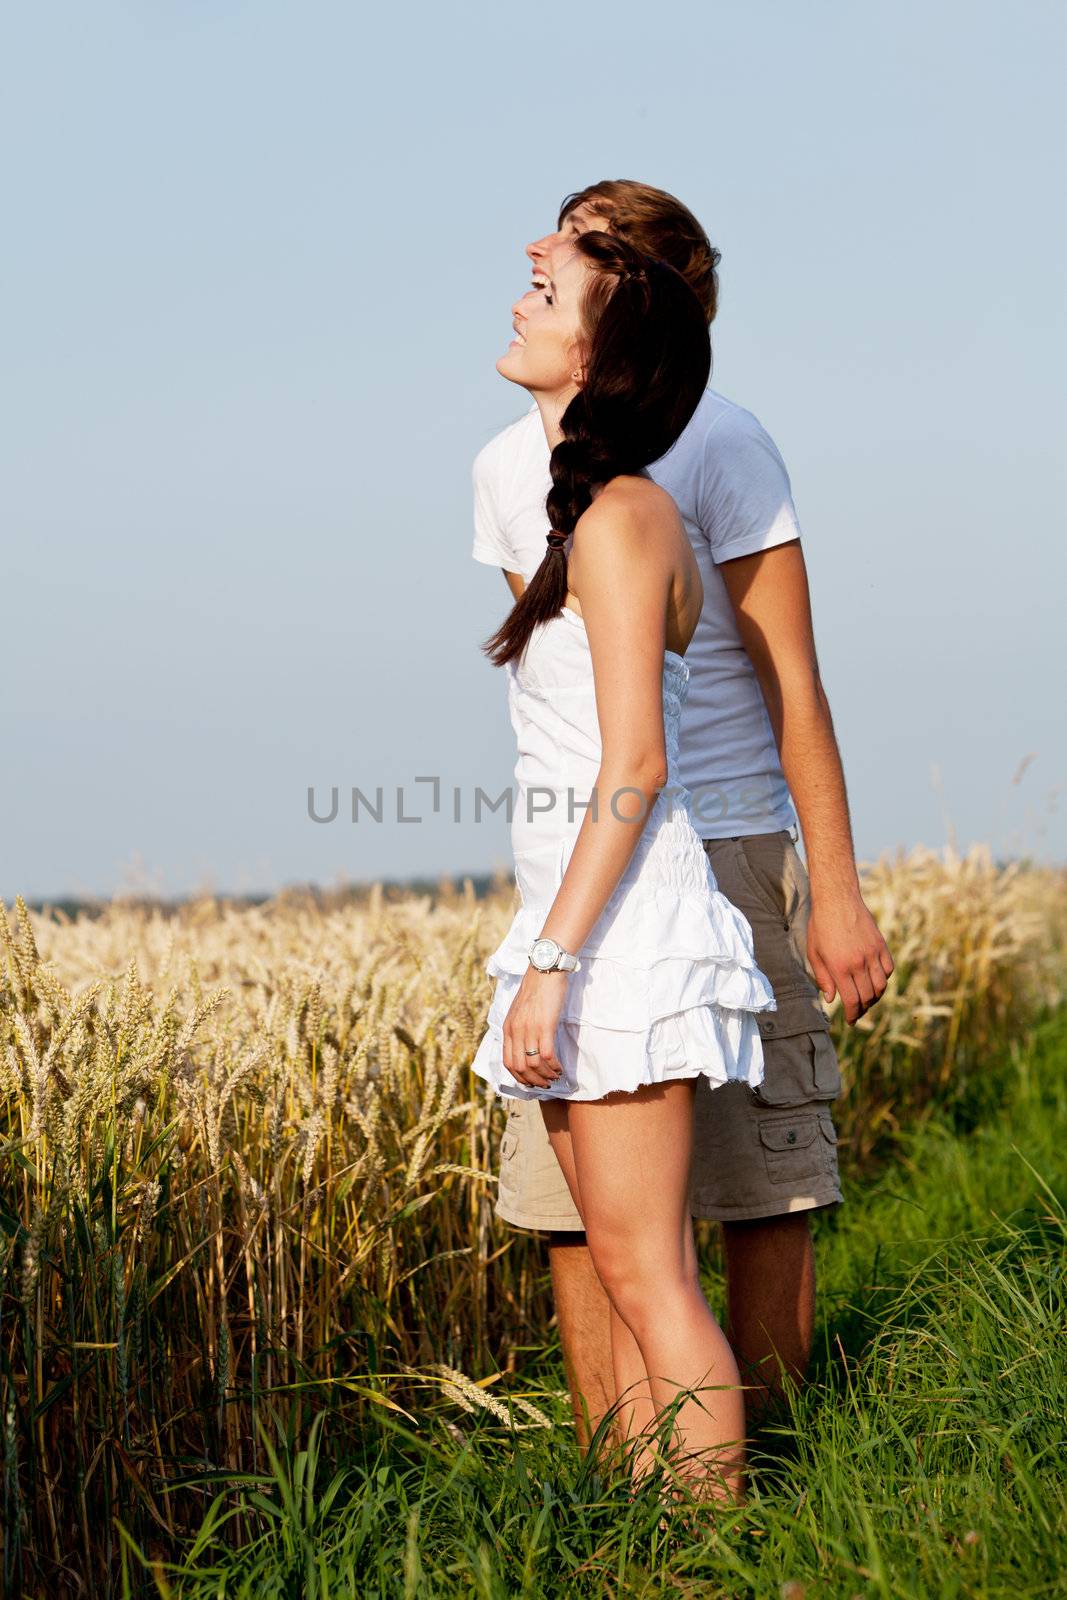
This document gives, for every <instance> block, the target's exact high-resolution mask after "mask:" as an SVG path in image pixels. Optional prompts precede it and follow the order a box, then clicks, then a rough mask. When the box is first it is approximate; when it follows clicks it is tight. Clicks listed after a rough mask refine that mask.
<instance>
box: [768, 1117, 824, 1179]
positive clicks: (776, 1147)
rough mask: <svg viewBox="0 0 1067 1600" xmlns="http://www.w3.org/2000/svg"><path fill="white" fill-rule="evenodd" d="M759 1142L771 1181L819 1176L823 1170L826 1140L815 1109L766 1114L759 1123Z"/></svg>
mask: <svg viewBox="0 0 1067 1600" xmlns="http://www.w3.org/2000/svg"><path fill="white" fill-rule="evenodd" d="M759 1136H760V1144H761V1145H762V1146H763V1159H764V1161H765V1162H766V1163H767V1176H768V1177H769V1178H770V1180H771V1182H772V1183H795V1182H798V1181H799V1180H800V1179H801V1178H819V1177H821V1176H822V1175H823V1173H824V1172H825V1171H826V1152H827V1146H826V1139H825V1137H824V1134H823V1131H822V1129H821V1128H820V1116H819V1113H818V1112H817V1111H804V1112H801V1113H800V1114H799V1115H797V1116H795V1117H766V1118H764V1120H763V1121H762V1122H761V1123H760V1128H759Z"/></svg>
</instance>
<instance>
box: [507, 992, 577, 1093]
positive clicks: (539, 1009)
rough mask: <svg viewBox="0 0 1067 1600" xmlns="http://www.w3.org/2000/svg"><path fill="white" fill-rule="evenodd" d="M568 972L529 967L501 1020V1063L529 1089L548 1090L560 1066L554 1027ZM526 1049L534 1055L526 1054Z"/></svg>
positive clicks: (561, 1008)
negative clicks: (502, 1033) (502, 1032)
mask: <svg viewBox="0 0 1067 1600" xmlns="http://www.w3.org/2000/svg"><path fill="white" fill-rule="evenodd" d="M569 977H570V973H569V972H538V970H537V968H536V967H533V966H531V967H530V968H528V970H527V972H526V974H525V976H524V978H523V980H522V982H521V984H520V985H519V992H518V994H517V995H516V996H515V998H514V1000H513V1001H512V1002H511V1005H510V1007H509V1008H508V1014H507V1016H506V1017H505V1019H504V1065H505V1066H506V1067H507V1069H508V1071H509V1072H510V1073H511V1076H512V1077H513V1078H517V1079H518V1081H519V1082H520V1083H523V1084H525V1085H526V1087H527V1088H528V1089H549V1088H551V1086H552V1084H553V1083H555V1081H556V1079H557V1078H558V1077H559V1075H560V1073H561V1072H562V1071H563V1068H562V1067H561V1066H560V1064H559V1061H558V1060H557V1059H556V1027H557V1025H558V1023H559V1014H560V1012H561V1011H562V1010H563V1001H564V997H565V996H566V993H567V979H568V978H569ZM527 1050H536V1051H537V1052H538V1054H537V1055H532V1056H528V1055H527V1054H526V1052H527Z"/></svg>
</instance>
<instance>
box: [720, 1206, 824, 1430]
mask: <svg viewBox="0 0 1067 1600" xmlns="http://www.w3.org/2000/svg"><path fill="white" fill-rule="evenodd" d="M722 1234H723V1246H724V1249H725V1254H726V1274H727V1292H728V1300H729V1318H728V1322H727V1329H726V1331H727V1335H728V1337H729V1339H730V1343H731V1344H732V1345H733V1347H734V1354H735V1355H736V1357H737V1364H738V1366H739V1367H740V1369H741V1378H742V1381H743V1382H744V1383H745V1385H746V1386H747V1387H748V1416H749V1420H750V1422H751V1421H753V1420H755V1419H756V1418H758V1417H759V1415H760V1414H761V1413H762V1412H763V1411H764V1410H765V1409H766V1407H767V1404H768V1402H769V1401H770V1400H771V1399H773V1398H775V1397H777V1396H778V1395H780V1394H781V1392H782V1389H783V1373H784V1376H785V1377H786V1378H788V1379H790V1380H792V1382H794V1383H797V1384H799V1383H802V1382H803V1380H804V1375H805V1373H806V1371H807V1366H808V1360H809V1357H810V1355H811V1341H812V1333H813V1330H814V1326H815V1250H814V1247H813V1245H812V1241H811V1227H810V1224H809V1213H808V1212H806V1211H799V1212H796V1213H795V1214H794V1215H792V1216H785V1217H767V1218H765V1219H764V1220H762V1221H757V1222H724V1223H723V1226H722Z"/></svg>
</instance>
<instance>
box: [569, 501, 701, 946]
mask: <svg viewBox="0 0 1067 1600" xmlns="http://www.w3.org/2000/svg"><path fill="white" fill-rule="evenodd" d="M678 532H679V529H678V513H677V510H676V508H675V505H674V502H673V501H672V500H671V498H670V496H669V495H668V494H667V493H666V492H665V491H664V490H662V489H659V488H658V487H657V486H656V485H655V484H652V483H648V482H646V481H645V480H642V479H633V478H625V479H616V480H614V482H612V483H611V484H609V485H608V486H607V488H606V489H604V490H603V492H602V493H601V494H600V495H598V497H597V498H596V500H594V502H593V504H592V505H591V506H590V507H589V509H588V510H587V511H586V512H585V513H584V515H583V516H582V517H581V518H580V519H579V521H578V524H577V526H576V528H575V530H574V539H573V540H572V548H571V553H570V556H569V558H568V582H569V584H570V587H571V590H572V591H573V593H574V594H575V595H576V596H577V597H578V600H579V602H580V604H581V608H582V611H581V614H582V619H583V621H584V622H585V627H586V633H587V635H588V638H589V647H590V652H591V655H592V662H593V678H594V684H595V692H596V705H597V715H598V718H599V722H600V736H601V746H602V750H601V762H600V767H599V770H598V773H597V780H596V785H595V788H594V791H593V795H594V796H595V798H596V814H595V818H594V810H593V806H592V805H590V806H589V807H588V808H587V810H586V814H585V817H584V819H583V821H582V825H581V828H580V830H579V832H578V838H577V841H576V843H575V846H574V850H573V852H572V854H571V858H570V861H569V863H568V866H567V871H566V873H565V875H564V878H563V882H562V884H561V885H560V888H559V891H558V893H557V895H556V898H555V900H554V901H553V903H552V907H551V910H550V911H549V914H548V917H547V919H546V921H545V925H544V928H543V929H542V930H541V933H542V937H545V938H549V939H555V940H556V941H557V943H558V944H561V945H562V946H563V947H564V949H566V950H573V951H578V950H580V949H581V947H582V944H583V943H584V941H585V940H586V939H587V938H588V936H589V934H590V932H591V931H592V929H593V927H594V925H595V923H596V921H597V919H598V917H599V916H600V914H601V912H602V911H603V909H604V907H605V906H606V905H607V902H608V900H609V899H610V897H611V894H612V892H613V890H614V889H615V888H616V886H617V885H618V882H619V879H620V878H621V877H622V875H623V873H624V871H625V870H626V866H627V863H628V862H629V860H630V858H631V856H632V855H633V853H634V850H635V849H636V848H637V842H638V840H639V838H640V837H641V832H642V829H643V827H644V824H645V823H646V822H647V820H648V814H649V812H650V811H651V809H652V806H653V804H654V803H655V799H656V795H657V794H658V792H659V790H660V789H661V788H662V787H663V785H664V784H665V783H666V781H667V757H666V750H665V745H664V731H663V655H664V650H665V648H666V618H667V603H668V598H669V595H670V590H671V585H672V582H673V577H674V572H675V568H676V565H677V547H676V544H675V539H676V537H677V535H678ZM682 537H684V531H683V532H682ZM591 799H592V797H591ZM613 801H614V804H613Z"/></svg>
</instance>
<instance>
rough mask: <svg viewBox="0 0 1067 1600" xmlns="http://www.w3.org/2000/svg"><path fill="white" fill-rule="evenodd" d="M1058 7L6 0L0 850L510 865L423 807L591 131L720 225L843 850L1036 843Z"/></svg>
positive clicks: (478, 732)
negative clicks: (547, 276)
mask: <svg viewBox="0 0 1067 1600" xmlns="http://www.w3.org/2000/svg"><path fill="white" fill-rule="evenodd" d="M1063 15H1064V14H1063V12H1062V9H1061V8H1060V7H1058V6H1055V5H1053V4H1034V3H1025V0H1024V3H1022V4H1018V5H1015V6H1013V7H1010V8H1009V7H1007V6H1005V5H996V6H990V5H986V4H967V5H963V4H956V3H952V0H949V3H945V4H939V5H937V6H934V7H930V6H929V5H918V4H915V3H914V0H902V3H896V4H893V5H892V6H890V5H888V4H886V5H864V6H855V5H845V4H823V3H819V0H814V3H813V0H808V3H806V4H805V5H803V6H787V5H785V4H769V3H766V0H745V3H741V0H730V3H728V4H715V3H711V4H709V3H707V0H703V3H701V4H690V3H681V0H666V3H662V4H660V5H658V6H656V7H654V8H650V7H648V6H647V5H635V4H631V3H629V0H613V3H611V4H606V3H602V0H592V3H585V4H581V5H579V6H577V7H570V8H567V7H555V8H543V9H540V10H535V9H533V8H530V7H523V8H519V7H516V6H513V5H510V4H499V3H498V4H494V5H488V4H485V5H482V4H468V5H465V6H461V7H456V8H447V9H446V8H440V7H436V6H429V5H426V6H414V7H409V8H405V9H403V10H394V11H393V12H392V13H390V14H388V15H387V14H385V12H384V11H382V10H379V12H378V14H377V15H375V14H373V13H372V12H370V11H369V10H368V8H364V7H360V8H357V7H355V6H353V5H351V4H347V5H341V4H327V3H322V4H315V3H312V4H304V5H300V6H297V5H295V4H292V3H289V4H269V3H260V4H256V5H251V4H213V5H210V6H209V5H207V4H206V3H196V0H184V3H181V4H179V3H177V0H170V3H168V0H156V3H154V4H153V5H152V6H150V7H149V6H144V5H137V6H135V5H132V4H108V3H106V0H98V3H96V4H94V5H93V6H91V7H86V6H75V5H72V4H42V5H39V6H35V7H25V8H22V10H21V11H20V12H19V13H18V14H17V15H13V16H11V17H9V19H8V21H7V24H6V27H5V35H4V45H5V49H4V57H5V64H6V72H5V79H6V81H5V85H4V93H3V96H2V97H0V132H2V135H3V145H4V149H5V151H6V154H7V163H6V165H7V169H8V170H7V173H6V178H5V208H6V222H7V228H6V236H7V247H6V249H5V251H4V257H3V262H2V265H0V273H2V275H3V283H4V291H5V292H4V302H5V305H6V307H7V309H8V313H9V315H8V317H7V318H6V319H5V322H6V326H5V333H4V370H5V377H6V380H7V381H6V383H5V385H4V395H3V401H2V404H3V418H2V422H3V427H2V437H0V468H2V476H3V483H4V490H3V510H4V516H3V522H4V532H3V558H2V560H3V565H2V575H3V596H4V616H3V622H4V631H5V636H6V645H7V648H6V651H5V656H6V670H5V672H4V675H3V685H4V690H3V722H4V748H5V752H6V755H7V760H6V762H5V769H6V772H5V782H4V785H3V805H4V817H3V827H2V828H0V894H2V895H3V896H4V898H5V899H7V900H8V901H9V902H10V900H11V899H12V898H13V896H14V895H15V893H16V892H22V893H23V894H26V895H27V896H32V897H44V896H53V897H58V896H60V895H68V894H79V893H93V894H108V893H111V892H113V891H114V890H116V889H118V888H120V887H123V886H126V885H133V884H138V885H142V886H146V887H151V888H155V889H157V890H159V891H161V892H164V893H173V894H183V893H187V892H189V891H190V890H191V889H194V888H196V887H203V886H212V887H214V888H216V889H219V890H231V891H249V890H269V889H274V888H277V887H280V886H281V885H283V884H285V883H291V882H300V881H308V880H310V881H315V882H318V883H322V884H330V883H335V882H338V881H340V880H342V879H355V880H366V879H371V878H375V877H378V876H390V877H405V876H409V875H414V874H436V873H438V872H451V873H462V872H464V871H472V872H477V871H487V870H490V869H492V868H493V867H503V868H504V869H508V868H509V867H510V848H509V841H508V830H507V824H506V822H505V820H504V819H503V817H502V816H498V817H496V818H495V819H494V818H491V819H489V820H483V821H482V822H481V823H480V824H476V823H475V822H474V821H473V820H471V819H468V820H464V821H461V822H460V823H456V822H455V821H453V820H452V815H451V793H452V790H453V789H459V790H460V791H461V794H462V795H463V797H464V812H466V811H467V810H469V806H467V804H466V800H467V797H471V798H472V797H473V793H474V789H475V787H476V786H479V785H480V786H481V787H483V788H485V789H487V790H488V791H489V792H490V793H493V794H497V793H499V792H500V791H501V790H502V789H504V788H506V787H507V785H508V784H509V783H510V782H511V779H512V771H513V766H514V744H513V734H512V730H511V727H510V724H509V722H508V718H507V712H506V705H505V698H504V695H505V689H504V677H503V674H502V673H501V672H500V671H499V670H497V669H495V668H493V667H492V666H491V665H490V664H489V662H488V661H487V660H486V658H485V656H484V655H483V654H482V652H481V649H480V642H481V641H482V640H483V639H485V638H486V637H487V636H488V634H489V633H490V632H491V631H492V629H493V628H494V627H495V625H496V623H497V622H498V621H499V619H500V617H501V616H502V615H503V612H504V610H505V608H506V605H507V603H508V595H507V590H506V588H505V584H504V580H503V578H502V577H501V576H500V574H499V572H497V571H495V570H494V569H491V568H489V567H485V566H482V565H480V564H478V563H475V562H474V561H472V560H471V558H470V544H471V520H470V477H469V474H470V462H471V459H472V458H473V456H474V454H475V453H476V451H477V450H478V448H479V447H480V446H481V445H482V443H484V441H485V440H486V439H488V438H489V437H490V436H491V434H492V433H493V432H494V431H495V430H496V428H497V427H499V426H501V425H502V424H503V423H505V422H507V421H509V420H511V419H512V418H513V417H514V416H515V415H517V414H518V412H519V411H520V410H521V409H522V403H523V398H524V397H523V396H521V395H520V394H519V393H518V392H517V391H516V390H514V389H513V388H511V387H510V386H508V385H507V384H505V383H504V381H503V380H502V379H501V378H499V377H498V375H497V374H496V372H495V370H494V362H495V360H496V358H497V356H498V355H499V353H500V352H501V350H502V349H503V347H504V345H505V344H506V342H507V339H508V338H509V337H510V334H509V307H510V305H511V302H512V300H513V299H514V298H515V296H516V295H517V294H518V293H519V292H521V290H522V288H523V286H524V284H525V282H526V273H525V271H524V266H525V263H524V259H523V256H522V246H523V243H524V242H525V241H526V240H527V239H528V238H530V237H532V236H535V235H536V234H539V233H541V232H542V231H544V229H545V228H546V227H547V226H548V225H549V223H550V222H551V221H552V219H553V217H554V215H555V212H556V209H557V207H558V204H559V201H560V199H561V197H562V196H563V195H564V194H565V193H566V192H567V191H569V190H571V189H574V188H577V187H580V186H582V185H583V184H586V183H588V182H591V181H594V180H595V179H597V178H601V177H637V178H642V179H645V180H647V181H649V182H653V183H656V184H658V185H660V186H661V187H664V188H667V189H671V190H673V191H675V192H676V193H677V194H679V195H680V196H681V197H682V198H683V199H684V200H686V202H687V203H688V204H689V205H690V206H691V207H692V208H693V210H694V211H696V213H697V214H698V215H699V216H700V218H701V219H702V221H703V222H704V223H705V225H706V227H707V228H708V231H709V233H710V234H711V236H712V238H713V239H714V240H715V242H716V243H717V244H718V245H719V247H720V249H721V250H722V252H723V262H722V269H721V277H722V309H721V312H720V316H719V318H718V320H717V322H716V324H715V328H714V330H713V333H714V347H715V379H714V381H715V386H716V387H717V388H718V389H720V390H721V391H722V392H723V393H724V394H727V395H729V396H730V397H731V398H733V399H735V400H737V401H739V402H740V403H742V404H743V405H745V406H747V407H748V408H749V409H751V410H753V411H754V412H755V413H756V414H757V416H759V417H760V419H761V420H762V421H763V422H764V424H765V425H766V427H767V428H768V429H769V430H770V432H771V433H772V435H773V437H774V438H775V440H776V442H777V443H778V445H779V447H780V449H781V450H782V453H783V455H784V456H785V459H786V462H787V464H788V466H789V469H790V473H791V476H792V481H793V489H794V495H795V499H796V503H797V508H798V511H799V514H800V518H801V524H802V528H803V532H804V548H805V552H806V556H807V562H808V568H809V573H810V577H811V583H812V591H813V604H814V615H815V625H816V638H817V645H818V650H819V658H820V663H821V666H822V670H823V676H824V680H825V682H826V686H827V691H828V694H829V696H830V702H831V706H832V708H833V713H834V720H835V725H836V728H837V732H838V737H839V740H840V743H841V747H842V750H843V754H844V760H845V770H846V777H847V780H848V785H849V796H850V804H851V809H852V815H853V822H854V829H855V834H856V844H857V851H858V854H859V856H860V858H861V860H869V859H873V858H874V857H876V856H877V855H878V854H879V853H880V852H882V851H883V850H890V851H892V850H895V849H896V848H897V846H902V847H904V848H908V847H910V846H912V845H915V844H926V845H929V846H932V847H938V846H940V845H942V844H944V843H945V842H946V840H948V839H949V838H950V837H951V838H954V839H955V840H956V842H957V844H958V845H960V846H961V847H965V846H966V845H967V844H969V843H970V842H971V841H974V840H983V841H988V842H989V843H990V844H991V846H992V847H993V848H994V849H995V850H996V851H998V852H1000V853H1005V854H1006V853H1016V852H1019V851H1027V852H1029V853H1032V854H1035V855H1037V856H1039V857H1041V858H1043V859H1054V860H1062V859H1063V858H1064V855H1065V844H1067V828H1065V823H1064V799H1063V783H1064V776H1065V772H1064V769H1065V760H1064V751H1065V748H1067V740H1065V738H1064V732H1065V728H1064V710H1063V700H1064V697H1063V692H1062V678H1063V673H1062V665H1060V660H1061V658H1060V651H1059V644H1060V636H1061V632H1062V629H1061V626H1060V616H1059V613H1060V608H1061V605H1062V595H1063V593H1064V584H1065V579H1067V572H1065V565H1067V563H1065V558H1064V539H1063V527H1062V522H1063V519H1062V512H1061V508H1062V505H1063V501H1064V466H1063V459H1062V450H1061V449H1059V448H1057V447H1059V446H1060V441H1061V440H1062V437H1063V429H1064V412H1063V397H1062V391H1063V384H1062V369H1063V365H1064V342H1065V341H1064V314H1063V298H1062V290H1061V287H1060V285H1061V279H1062V264H1063V260H1064V255H1065V248H1064V246H1065V242H1067V241H1065V239H1064V232H1065V227H1064V220H1063V206H1062V203H1061V200H1060V194H1061V191H1062V173H1061V171H1060V170H1059V168H1058V165H1057V163H1056V162H1055V151H1056V149H1057V146H1058V142H1059V137H1060V130H1059V127H1058V125H1057V124H1058V120H1059V116H1058V111H1057V109H1056V108H1057V107H1058V105H1059V102H1060V98H1061V80H1062V63H1063V49H1062V46H1063V43H1064V32H1065V29H1064V24H1063ZM1057 667H1059V670H1057ZM1028 757H1029V758H1031V759H1030V760H1029V763H1028V764H1027V765H1026V768H1025V771H1024V772H1023V773H1022V775H1021V776H1019V769H1020V767H1021V766H1022V765H1023V764H1024V763H1025V762H1026V761H1027V758H1028ZM429 775H434V776H437V777H439V778H440V780H441V783H442V786H443V797H444V801H445V803H444V806H443V809H442V811H441V812H440V813H439V814H438V815H437V816H436V817H435V816H434V815H433V814H432V812H431V811H430V806H429V803H428V801H429V788H428V786H427V785H421V786H420V785H417V784H415V782H414V780H415V779H416V778H417V777H419V776H429ZM309 785H315V786H316V788H317V791H318V793H319V795H320V796H323V797H327V796H328V791H329V789H330V787H331V786H332V785H337V786H338V787H339V788H340V789H341V791H342V796H344V795H345V794H347V792H348V791H349V790H350V789H351V788H352V786H353V785H355V786H358V787H360V788H362V789H363V790H364V791H365V792H367V793H371V792H373V790H374V789H376V788H377V787H378V786H379V785H381V786H383V788H384V789H385V793H386V797H387V799H390V798H391V797H392V795H393V793H394V791H395V788H396V786H398V785H402V786H404V788H405V793H406V795H407V796H408V800H407V814H409V815H416V814H422V815H423V818H424V820H423V821H422V822H419V823H412V824H403V823H400V822H397V821H396V820H395V799H394V800H393V801H392V804H393V813H394V820H392V821H391V822H382V823H380V824H379V823H374V822H371V821H369V820H368V819H367V818H366V817H365V818H364V819H363V820H362V821H361V822H359V823H358V824H353V823H351V822H350V821H346V820H344V811H343V810H342V818H341V819H339V820H338V821H337V822H336V823H334V824H331V825H317V824H315V823H313V822H312V821H310V820H309V818H308V815H307V789H308V786H309Z"/></svg>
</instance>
